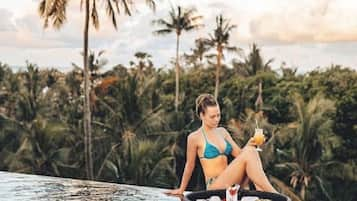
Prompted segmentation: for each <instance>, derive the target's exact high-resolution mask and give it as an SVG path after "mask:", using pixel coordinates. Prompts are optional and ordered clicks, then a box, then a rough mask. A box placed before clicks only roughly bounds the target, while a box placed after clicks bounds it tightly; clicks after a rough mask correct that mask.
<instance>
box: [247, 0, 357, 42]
mask: <svg viewBox="0 0 357 201" xmlns="http://www.w3.org/2000/svg"><path fill="white" fill-rule="evenodd" d="M289 3H290V4H289V5H282V6H281V7H278V6H277V7H276V8H275V10H274V11H272V12H265V13H262V14H261V15H259V16H257V17H255V18H253V19H252V20H251V22H250V31H251V38H252V39H255V40H256V41H259V42H262V43H272V44H274V43H275V44H279V43H286V44H291V43H311V42H327V43H329V42H337V41H355V40H357V21H353V20H350V19H355V18H356V17H357V13H356V12H355V9H356V5H355V4H350V6H351V8H353V7H354V9H351V8H344V9H343V12H341V9H339V8H340V7H341V6H344V5H345V4H346V2H341V1H329V0H318V1H301V2H300V1H299V2H297V1H289ZM277 8H279V9H277Z"/></svg>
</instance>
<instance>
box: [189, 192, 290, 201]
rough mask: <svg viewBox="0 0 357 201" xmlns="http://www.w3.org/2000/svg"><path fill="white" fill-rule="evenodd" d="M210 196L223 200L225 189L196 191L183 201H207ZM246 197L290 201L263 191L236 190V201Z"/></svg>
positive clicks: (284, 197)
mask: <svg viewBox="0 0 357 201" xmlns="http://www.w3.org/2000/svg"><path fill="white" fill-rule="evenodd" d="M212 196H218V197H220V198H221V199H224V198H225V197H226V189H221V190H207V191H197V192H192V193H188V194H187V195H186V196H185V200H186V201H196V200H198V199H209V198H210V197H212ZM246 196H254V197H258V198H260V199H268V200H272V201H291V199H290V198H289V197H286V196H284V195H281V194H277V193H268V192H263V191H250V190H244V189H239V190H238V200H241V199H242V197H246Z"/></svg>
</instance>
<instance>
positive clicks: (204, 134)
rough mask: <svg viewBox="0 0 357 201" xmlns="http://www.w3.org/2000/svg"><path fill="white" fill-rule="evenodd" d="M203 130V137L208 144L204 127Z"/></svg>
mask: <svg viewBox="0 0 357 201" xmlns="http://www.w3.org/2000/svg"><path fill="white" fill-rule="evenodd" d="M201 130H202V133H203V136H204V137H205V140H206V142H208V140H207V136H206V132H205V129H203V127H202V128H201Z"/></svg>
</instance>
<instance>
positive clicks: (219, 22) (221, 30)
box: [207, 15, 238, 98]
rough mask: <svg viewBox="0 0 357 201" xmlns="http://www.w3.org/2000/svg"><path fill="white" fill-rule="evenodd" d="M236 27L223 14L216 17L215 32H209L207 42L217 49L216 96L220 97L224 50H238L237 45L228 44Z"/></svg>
mask: <svg viewBox="0 0 357 201" xmlns="http://www.w3.org/2000/svg"><path fill="white" fill-rule="evenodd" d="M234 28H236V25H230V22H229V20H227V19H225V18H223V16H222V15H219V16H217V17H216V28H215V29H214V33H213V35H212V34H209V39H207V44H208V45H209V46H210V47H211V48H215V49H216V51H217V55H216V59H217V64H216V85H215V90H214V96H215V97H216V98H217V97H218V90H219V77H220V70H221V66H222V64H221V60H222V58H223V57H224V55H223V50H228V51H233V52H234V51H237V50H238V49H237V48H236V47H230V46H228V41H229V37H230V32H231V31H232V30H233V29H234Z"/></svg>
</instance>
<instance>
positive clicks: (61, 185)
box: [0, 171, 182, 201]
mask: <svg viewBox="0 0 357 201" xmlns="http://www.w3.org/2000/svg"><path fill="white" fill-rule="evenodd" d="M164 191H166V189H160V188H152V187H143V186H134V185H123V184H114V183H106V182H95V181H86V180H77V179H66V178H58V177H47V176H39V175H28V174H19V173H10V172H2V171H0V200H1V201H3V200H4V201H5V200H9V201H10V200H21V201H23V200H31V201H35V200H36V201H37V200H39V201H44V200H46V201H49V200H71V201H73V200H78V201H84V200H85V201H89V200H101V201H104V200H113V201H116V200H118V201H144V200H152V201H164V200H165V201H180V200H182V198H179V197H173V196H167V195H165V194H164V193H163V192H164Z"/></svg>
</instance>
